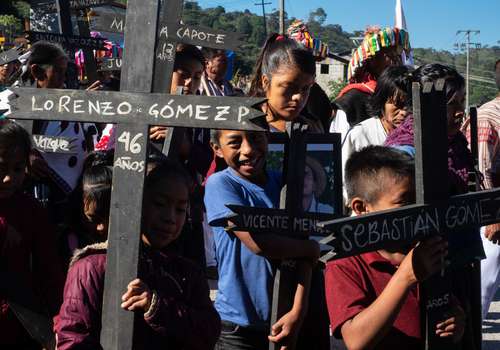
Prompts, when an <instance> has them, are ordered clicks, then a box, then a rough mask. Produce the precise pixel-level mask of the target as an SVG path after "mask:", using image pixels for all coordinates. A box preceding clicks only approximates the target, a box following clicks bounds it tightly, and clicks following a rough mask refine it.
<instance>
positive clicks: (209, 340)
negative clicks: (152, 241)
mask: <svg viewBox="0 0 500 350" xmlns="http://www.w3.org/2000/svg"><path fill="white" fill-rule="evenodd" d="M106 248H107V244H106V243H98V244H94V245H91V246H88V247H86V248H84V249H82V250H80V251H77V252H76V253H75V256H74V257H73V259H72V261H71V263H70V270H69V272H68V277H67V279H66V286H65V288H64V301H63V304H62V306H61V310H60V312H59V316H58V317H57V318H56V322H55V325H54V329H55V332H56V336H57V349H58V350H66V349H92V350H94V349H102V348H101V346H100V344H99V337H100V333H101V317H102V314H101V310H102V300H103V291H104V274H105V270H106ZM139 278H141V280H142V281H143V282H144V283H145V284H147V285H148V287H149V288H150V289H151V290H154V291H156V293H157V296H158V299H157V302H156V303H154V305H153V308H152V310H151V311H150V314H149V315H147V317H146V316H144V315H143V314H142V313H138V314H137V315H136V318H135V324H134V330H135V335H134V349H212V348H213V346H214V344H215V342H216V341H217V339H218V336H219V332H220V318H219V315H218V313H217V311H216V310H215V309H214V307H213V306H212V302H211V300H210V298H209V289H208V285H207V281H206V278H205V276H204V274H203V272H202V271H201V269H199V268H197V267H196V266H195V265H194V264H192V263H190V262H189V261H187V260H185V259H183V258H181V257H179V256H175V255H166V254H164V253H161V252H157V251H153V250H151V249H148V248H146V247H144V246H143V247H142V251H141V256H140V259H139ZM124 293H125V290H124V291H123V293H118V294H119V295H120V296H119V297H120V298H121V295H122V294H124Z"/></svg>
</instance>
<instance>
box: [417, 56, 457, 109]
mask: <svg viewBox="0 0 500 350" xmlns="http://www.w3.org/2000/svg"><path fill="white" fill-rule="evenodd" d="M413 75H414V77H415V81H417V82H419V83H420V84H422V85H423V84H424V83H428V82H432V83H434V82H436V81H437V80H438V79H445V81H446V84H445V89H446V100H447V101H449V100H451V99H452V98H453V95H455V93H456V92H457V91H460V90H462V89H463V88H464V87H465V79H464V77H463V76H461V75H460V74H459V73H458V72H457V71H456V70H455V69H454V68H451V67H448V66H443V65H442V64H438V63H429V64H426V65H424V66H421V67H420V68H418V69H417V70H416V71H415V72H414V73H413Z"/></svg>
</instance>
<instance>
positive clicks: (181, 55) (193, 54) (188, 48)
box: [174, 44, 206, 70]
mask: <svg viewBox="0 0 500 350" xmlns="http://www.w3.org/2000/svg"><path fill="white" fill-rule="evenodd" d="M191 59H194V60H197V61H199V62H200V63H201V65H202V66H203V67H205V63H206V61H205V57H204V56H203V53H202V52H201V51H200V49H198V48H197V47H196V46H193V45H187V44H178V45H177V49H176V52H175V63H174V70H176V69H179V68H180V67H182V65H183V64H184V63H185V62H186V61H187V60H191Z"/></svg>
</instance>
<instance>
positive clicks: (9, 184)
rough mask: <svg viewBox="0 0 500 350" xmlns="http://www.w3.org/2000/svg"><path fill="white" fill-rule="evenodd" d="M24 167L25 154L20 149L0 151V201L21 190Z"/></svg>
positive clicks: (25, 161) (25, 162)
mask: <svg viewBox="0 0 500 350" xmlns="http://www.w3.org/2000/svg"><path fill="white" fill-rule="evenodd" d="M26 165H27V160H26V154H25V152H24V151H23V150H22V149H21V148H20V147H16V148H14V149H10V150H0V179H1V182H0V199H4V198H9V197H11V196H12V195H13V194H14V193H15V192H16V191H17V190H19V189H20V188H21V186H22V184H23V181H24V177H25V172H26Z"/></svg>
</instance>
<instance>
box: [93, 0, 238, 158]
mask: <svg viewBox="0 0 500 350" xmlns="http://www.w3.org/2000/svg"><path fill="white" fill-rule="evenodd" d="M166 4H168V6H167V5H166ZM182 6H183V0H165V4H164V5H163V6H162V7H161V9H160V18H159V24H158V33H157V43H156V54H155V74H154V81H153V92H167V91H170V85H171V82H172V73H173V71H174V64H175V51H176V45H177V43H184V44H190V45H196V46H204V47H211V48H215V49H224V50H235V49H237V48H238V47H239V46H240V45H241V44H243V42H242V41H241V38H242V35H240V34H238V33H228V32H224V31H221V30H214V29H212V28H206V27H200V26H196V27H195V26H189V25H184V24H181V14H182ZM95 14H96V15H97V16H96V18H95V19H94V23H93V27H94V28H95V29H97V30H103V31H107V32H115V33H122V32H123V31H124V30H125V28H126V22H127V20H126V18H125V16H123V15H122V14H119V13H103V12H99V11H97V12H96V13H95ZM118 66H121V61H120V60H119V59H112V60H105V61H104V67H108V68H107V69H109V70H116V68H118ZM183 134H184V130H183V129H169V130H167V137H166V140H165V142H164V144H163V153H164V154H166V155H172V154H176V153H177V152H176V151H175V150H176V149H178V147H179V145H180V142H181V141H182V138H183Z"/></svg>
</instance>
